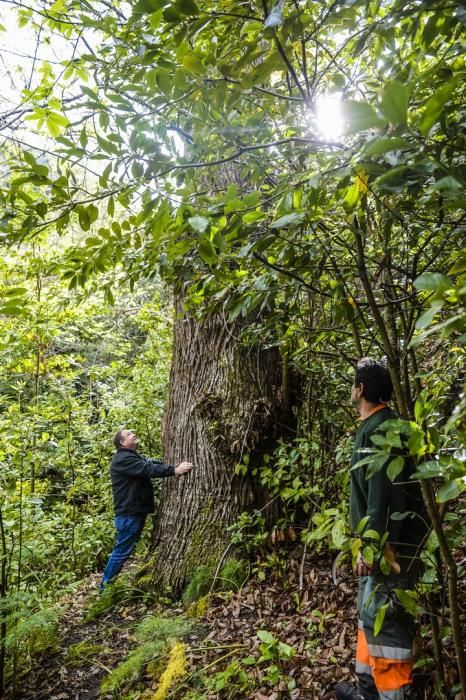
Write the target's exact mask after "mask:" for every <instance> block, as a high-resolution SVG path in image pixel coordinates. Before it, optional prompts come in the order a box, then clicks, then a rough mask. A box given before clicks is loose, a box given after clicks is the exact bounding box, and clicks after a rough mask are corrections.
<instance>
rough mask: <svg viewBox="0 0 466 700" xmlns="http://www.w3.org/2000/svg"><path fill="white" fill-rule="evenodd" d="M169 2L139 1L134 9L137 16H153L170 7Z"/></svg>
mask: <svg viewBox="0 0 466 700" xmlns="http://www.w3.org/2000/svg"><path fill="white" fill-rule="evenodd" d="M168 3H169V0H138V2H137V3H136V5H135V7H134V13H135V14H141V15H151V14H152V13H153V12H157V10H161V9H162V7H165V5H168Z"/></svg>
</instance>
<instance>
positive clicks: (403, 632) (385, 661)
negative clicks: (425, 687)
mask: <svg viewBox="0 0 466 700" xmlns="http://www.w3.org/2000/svg"><path fill="white" fill-rule="evenodd" d="M364 579H365V580H361V581H360V591H359V595H358V612H359V616H360V619H359V623H358V641H357V647H356V674H357V676H358V679H359V686H360V689H361V691H362V692H363V693H364V694H365V695H366V697H367V698H370V699H371V700H372V699H373V700H376V699H378V698H381V699H382V700H405V699H406V698H408V696H409V689H410V686H411V673H412V670H413V663H414V659H413V652H412V642H413V626H412V620H411V619H410V618H409V616H408V615H407V614H406V612H405V611H404V610H403V609H402V607H401V606H399V604H398V605H397V604H396V602H395V603H394V607H393V608H392V609H390V610H389V611H387V614H386V617H385V619H384V622H383V625H382V628H381V630H380V632H379V634H378V635H377V636H375V635H374V623H375V616H376V614H377V610H378V609H379V608H380V605H383V604H384V603H386V602H387V599H389V598H388V595H389V591H388V588H387V587H386V586H385V582H384V584H382V585H381V584H380V580H379V581H377V580H376V579H375V577H372V576H370V577H364ZM398 585H399V584H398ZM374 589H375V593H374ZM367 601H369V602H368V603H367Z"/></svg>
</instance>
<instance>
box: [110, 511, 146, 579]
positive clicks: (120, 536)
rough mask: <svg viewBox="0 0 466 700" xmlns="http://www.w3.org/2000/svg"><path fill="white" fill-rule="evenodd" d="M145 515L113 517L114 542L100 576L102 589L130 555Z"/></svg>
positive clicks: (117, 572) (116, 574)
mask: <svg viewBox="0 0 466 700" xmlns="http://www.w3.org/2000/svg"><path fill="white" fill-rule="evenodd" d="M145 519H146V516H145V515H117V516H116V518H115V527H116V542H115V546H114V548H113V552H112V553H111V555H110V559H109V560H108V563H107V566H106V567H105V570H104V575H103V576H102V581H101V582H100V586H99V588H100V589H101V590H102V589H103V587H104V585H105V584H106V583H110V581H112V580H113V579H114V578H116V577H117V576H118V574H119V573H120V571H121V569H122V567H123V564H124V563H125V561H126V560H127V559H128V558H129V557H130V556H131V554H132V553H133V550H134V548H135V546H136V542H137V541H138V540H139V537H140V535H141V532H142V528H143V527H144V521H145Z"/></svg>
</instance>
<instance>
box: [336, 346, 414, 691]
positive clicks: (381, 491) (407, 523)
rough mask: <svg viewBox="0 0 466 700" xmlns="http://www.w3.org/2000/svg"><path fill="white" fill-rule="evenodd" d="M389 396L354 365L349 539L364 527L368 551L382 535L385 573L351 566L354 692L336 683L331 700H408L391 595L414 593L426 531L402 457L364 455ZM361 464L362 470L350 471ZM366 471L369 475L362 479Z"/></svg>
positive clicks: (406, 644)
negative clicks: (393, 467)
mask: <svg viewBox="0 0 466 700" xmlns="http://www.w3.org/2000/svg"><path fill="white" fill-rule="evenodd" d="M391 394H392V382H391V378H390V373H389V371H388V369H387V367H386V366H385V365H383V364H381V363H378V362H376V361H375V360H372V359H370V358H363V359H362V360H360V361H359V362H358V364H357V367H356V374H355V379H354V384H353V387H352V389H351V400H352V402H353V404H354V405H355V406H356V407H357V409H358V411H359V416H360V421H361V423H360V426H359V429H358V431H357V433H356V438H355V443H354V449H353V455H352V459H351V467H352V468H351V497H350V524H351V528H352V530H353V531H356V528H357V527H358V525H359V523H360V522H361V521H362V520H364V521H365V526H364V532H366V533H368V535H367V536H366V538H365V539H367V541H369V542H370V541H371V538H372V540H373V542H374V543H377V542H380V540H381V539H382V537H383V536H384V535H385V533H388V538H387V543H386V545H385V548H384V556H385V560H386V561H387V562H389V567H391V571H390V573H385V574H384V573H382V571H381V570H380V569H379V567H378V565H377V562H376V561H374V562H372V561H371V562H368V561H365V560H364V557H363V555H362V551H360V552H359V554H358V556H357V559H356V563H355V566H354V572H355V574H356V575H357V576H358V577H359V588H358V603H357V607H358V617H359V623H358V640H357V649H356V675H357V677H358V687H357V688H356V687H354V686H351V685H349V684H347V683H339V684H338V685H337V686H336V687H335V694H336V697H337V699H338V700H378V699H379V698H383V699H384V700H404V699H405V698H408V697H409V694H410V688H411V683H412V680H411V672H412V668H413V652H412V645H413V637H414V626H413V620H412V619H411V618H410V616H409V615H408V614H407V613H406V611H405V610H404V608H403V607H402V606H401V604H400V603H399V601H398V598H397V595H396V592H395V589H402V590H406V589H411V588H413V586H414V585H415V583H416V575H417V569H418V566H417V563H418V558H419V550H420V547H421V544H422V542H423V540H424V538H425V536H426V533H427V529H428V526H427V523H426V520H425V514H424V508H423V503H422V496H421V492H420V488H419V484H418V482H415V481H410V476H411V475H412V473H413V471H414V468H413V464H412V462H411V460H410V459H409V458H407V457H406V456H404V455H403V450H402V449H400V448H396V447H395V448H393V450H392V452H391V454H390V455H389V456H387V457H386V459H384V457H383V456H380V453H379V455H377V456H376V455H375V454H374V456H373V458H372V459H371V452H370V450H374V449H375V448H377V442H379V443H380V440H378V438H377V436H381V437H382V436H383V435H384V433H385V429H383V423H385V421H387V420H393V419H396V418H397V416H396V414H395V413H394V412H393V411H392V409H391V408H390V407H389V406H388V405H387V402H388V401H390V398H391ZM374 436H376V437H375V439H374ZM397 456H398V457H402V458H403V466H402V468H401V472H400V473H399V474H398V476H397V477H396V478H395V479H393V480H391V479H390V478H389V476H388V474H387V468H388V466H389V465H390V463H391V462H392V460H393V459H394V458H396V457H397ZM366 458H368V459H369V461H368V463H366V464H363V465H361V466H355V465H357V463H358V462H360V461H361V460H364V459H366ZM376 460H378V461H376ZM369 469H370V470H371V472H372V475H368V470H369ZM395 513H398V514H401V516H402V515H403V514H404V513H406V517H400V515H397V516H396V517H395V518H392V517H391V516H392V515H393V514H395ZM408 514H409V515H408ZM369 531H372V533H370V532H369ZM374 533H376V535H374ZM363 537H364V535H363ZM382 605H386V606H387V608H386V612H385V617H384V621H383V624H382V627H381V629H380V632H379V633H378V634H377V635H375V633H374V625H375V618H376V615H377V612H378V610H380V608H381V606H382Z"/></svg>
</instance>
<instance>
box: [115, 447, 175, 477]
mask: <svg viewBox="0 0 466 700" xmlns="http://www.w3.org/2000/svg"><path fill="white" fill-rule="evenodd" d="M112 469H113V470H114V471H115V472H118V473H119V474H123V475H124V476H130V477H133V478H135V479H147V477H149V478H150V479H155V478H157V477H165V476H173V475H174V474H175V467H172V466H171V465H170V464H164V463H163V462H159V461H158V460H157V459H149V458H148V457H143V456H142V455H139V454H137V453H136V452H135V453H133V454H128V455H127V456H126V457H125V459H124V460H122V461H121V462H120V463H119V464H118V465H114V466H113V467H112Z"/></svg>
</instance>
